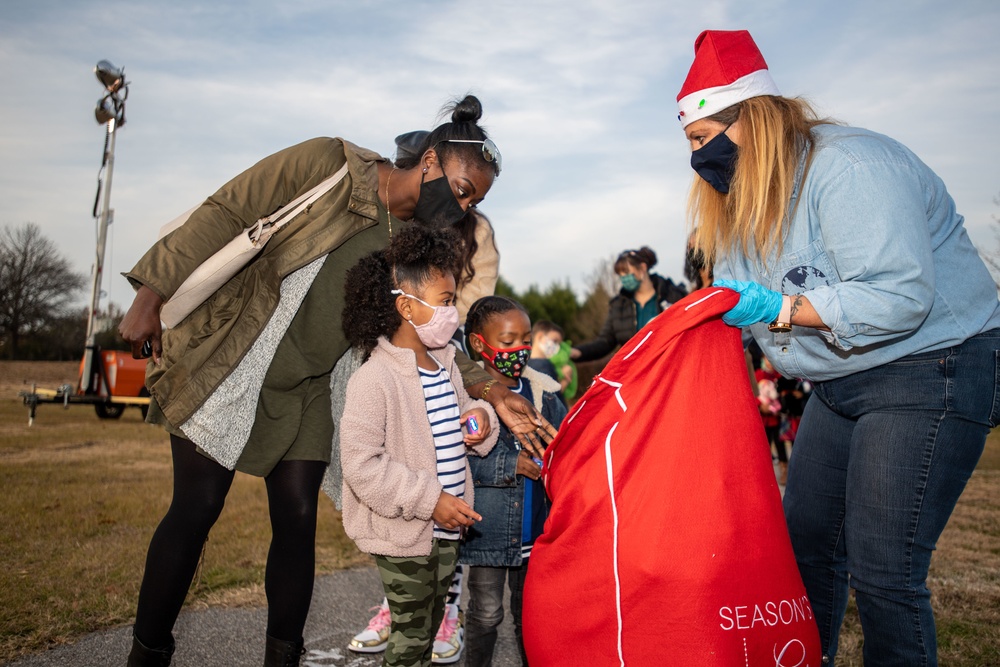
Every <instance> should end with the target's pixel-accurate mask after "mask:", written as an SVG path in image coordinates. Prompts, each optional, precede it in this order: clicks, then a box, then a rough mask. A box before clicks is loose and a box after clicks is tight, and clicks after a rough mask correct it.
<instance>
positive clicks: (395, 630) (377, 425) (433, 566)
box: [340, 226, 498, 665]
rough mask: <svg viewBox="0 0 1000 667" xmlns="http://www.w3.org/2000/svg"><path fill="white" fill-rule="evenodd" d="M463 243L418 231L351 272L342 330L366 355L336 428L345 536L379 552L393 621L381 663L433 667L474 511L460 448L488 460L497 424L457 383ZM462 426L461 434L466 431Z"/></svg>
mask: <svg viewBox="0 0 1000 667" xmlns="http://www.w3.org/2000/svg"><path fill="white" fill-rule="evenodd" d="M459 247H460V243H459V241H458V238H457V236H456V235H455V234H454V232H452V231H450V230H437V231H434V230H429V229H426V228H423V227H419V226H414V227H410V228H407V229H405V230H403V231H402V232H400V233H398V234H397V235H396V236H395V237H394V238H393V239H392V241H391V242H390V244H389V247H388V248H387V249H386V250H385V251H384V252H375V253H372V254H370V255H368V256H366V257H365V258H363V259H362V260H361V261H360V262H358V264H357V265H356V266H354V267H353V268H352V269H351V270H350V271H349V272H348V274H347V282H346V303H345V309H344V313H345V314H344V320H343V321H344V333H345V334H346V335H347V338H348V339H349V340H350V342H351V344H352V345H354V346H356V347H358V348H360V349H361V350H363V351H364V352H365V353H366V354H367V360H366V361H365V363H364V364H363V365H362V366H361V368H360V369H358V371H357V372H356V373H355V374H354V375H353V376H352V377H351V380H350V382H349V383H348V386H347V402H346V405H345V408H344V415H343V419H342V421H341V440H340V442H341V452H340V453H341V464H342V466H343V478H344V482H343V520H344V529H345V531H346V532H347V534H348V536H350V537H351V539H353V540H354V541H355V542H356V543H357V545H358V547H359V548H360V549H362V550H363V551H366V552H368V553H371V554H373V555H374V556H375V561H376V564H377V565H378V569H379V574H380V576H381V578H382V584H383V587H384V589H385V594H386V598H387V599H388V601H389V609H390V612H391V617H392V626H391V630H390V633H389V641H388V645H387V647H386V652H385V657H384V659H383V663H382V664H383V665H430V664H431V653H432V647H433V641H434V632H435V631H436V630H437V628H438V626H439V625H440V623H441V619H442V617H443V615H444V606H445V595H446V593H447V590H448V587H449V585H450V584H451V579H452V574H453V572H454V569H455V564H456V562H457V560H458V541H459V539H460V538H461V536H462V532H463V531H464V530H465V528H466V527H468V526H471V525H473V523H474V522H475V521H480V520H481V519H482V517H481V516H480V515H479V514H477V513H476V512H475V510H474V509H473V487H472V478H471V476H470V473H469V467H468V465H467V463H466V450H467V449H471V450H472V451H473V453H475V454H477V455H479V456H484V455H486V454H488V453H489V451H490V450H491V449H492V448H493V445H494V444H495V443H496V439H497V432H498V425H497V420H496V415H495V414H494V413H493V410H492V409H491V408H490V407H489V404H488V403H486V402H485V401H482V400H473V399H471V398H470V397H469V395H468V394H467V393H466V391H465V388H464V387H463V386H462V382H461V381H460V380H461V376H460V374H459V370H458V367H457V365H456V364H455V348H454V347H453V346H450V345H448V341H449V340H450V339H451V336H452V335H453V334H454V333H455V330H456V329H457V328H458V311H457V309H456V307H455V305H454V299H455V274H456V272H457V271H458V269H459V266H458V262H459V255H458V251H457V250H456V248H459ZM463 425H464V427H465V428H464V429H463Z"/></svg>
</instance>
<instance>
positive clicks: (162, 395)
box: [125, 138, 383, 425]
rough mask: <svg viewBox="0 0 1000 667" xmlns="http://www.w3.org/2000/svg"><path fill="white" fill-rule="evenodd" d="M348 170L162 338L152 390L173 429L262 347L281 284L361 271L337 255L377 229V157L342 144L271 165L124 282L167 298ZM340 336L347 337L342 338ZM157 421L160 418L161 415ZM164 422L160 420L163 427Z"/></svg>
mask: <svg viewBox="0 0 1000 667" xmlns="http://www.w3.org/2000/svg"><path fill="white" fill-rule="evenodd" d="M345 160H346V161H347V163H348V170H349V173H348V175H347V176H346V177H345V178H344V179H343V180H342V181H341V182H340V183H339V184H337V185H336V186H335V187H334V188H333V189H332V190H331V191H330V192H329V193H327V194H326V195H324V196H323V197H322V198H320V199H319V200H318V201H316V203H314V204H313V205H312V206H311V207H310V209H308V210H306V211H303V212H302V213H300V214H299V215H298V216H297V217H296V218H295V219H294V220H292V221H291V222H290V223H289V224H288V225H287V226H286V227H284V228H282V229H281V230H280V231H278V232H277V233H276V234H275V235H274V237H272V239H271V241H270V242H269V243H268V244H267V245H266V246H265V247H264V250H263V251H262V252H261V253H260V254H259V255H258V256H257V257H256V258H255V259H254V260H253V261H251V262H250V264H248V265H247V266H246V268H245V269H244V270H242V271H241V272H240V273H238V274H237V275H236V276H234V277H233V278H232V279H231V280H230V281H229V282H228V283H226V284H225V285H224V286H223V287H222V288H221V289H220V290H219V291H218V292H216V293H215V294H214V295H213V296H211V297H210V298H209V299H208V300H207V301H206V302H205V303H204V304H202V305H201V306H200V307H199V308H197V309H196V310H195V311H194V312H192V313H191V315H189V316H188V317H187V318H186V319H185V320H184V321H182V322H181V323H180V324H179V325H178V326H177V327H175V328H173V329H169V330H167V331H164V333H163V362H162V364H161V365H159V366H156V365H154V364H152V363H150V365H149V366H148V369H147V375H146V386H147V387H148V388H149V391H150V394H151V395H152V396H153V398H154V399H155V400H156V403H157V404H158V406H159V408H160V410H162V416H163V417H164V418H165V419H166V420H167V422H169V424H172V425H179V424H182V423H184V422H185V421H187V419H188V418H189V417H190V416H191V414H192V413H193V412H194V411H195V409H196V408H197V407H198V406H199V405H201V403H202V402H203V401H204V400H205V399H206V398H207V397H208V395H209V394H211V392H212V391H213V390H214V389H215V388H216V387H218V385H219V384H220V383H221V382H222V380H223V379H225V377H226V376H227V375H228V374H229V372H230V371H231V370H232V369H233V368H234V367H235V366H236V365H237V364H238V363H239V361H240V359H242V357H243V355H244V354H245V353H246V351H247V350H248V349H249V348H250V346H251V345H252V344H253V342H254V341H255V340H256V339H257V337H258V335H259V334H260V332H261V331H262V330H263V328H264V325H265V324H267V321H268V319H269V318H270V316H271V314H272V313H273V312H274V310H275V308H276V307H277V305H278V297H279V288H280V286H281V280H282V279H283V278H284V277H285V276H287V275H288V274H290V273H292V272H293V271H296V270H297V269H300V268H302V267H303V266H305V265H307V264H309V263H310V262H312V261H313V260H315V259H317V258H318V257H320V256H322V255H325V254H328V253H333V256H332V257H331V258H330V259H332V260H335V261H338V262H348V263H349V264H352V265H353V264H354V263H355V262H356V261H357V260H358V259H360V258H359V257H341V256H339V255H338V254H337V249H338V247H340V246H341V245H342V244H343V243H344V242H345V241H346V240H347V239H349V238H351V237H352V236H353V235H354V234H356V233H358V232H359V231H361V230H363V229H365V228H367V227H370V226H372V225H376V224H378V208H377V205H376V197H377V187H378V171H377V164H378V162H380V161H382V160H383V158H381V157H380V156H379V155H378V154H376V153H374V152H372V151H369V150H366V149H363V148H359V147H357V146H354V145H353V144H351V143H349V142H347V141H345V140H343V139H330V138H319V139H312V140H309V141H306V142H303V143H301V144H298V145H296V146H292V147H291V148H286V149H285V150H282V151H279V152H277V153H275V154H274V155H271V156H269V157H266V158H264V159H263V160H261V161H260V162H258V163H257V164H256V165H254V166H253V167H251V168H249V169H247V170H246V171H245V172H243V173H242V174H240V175H239V176H237V177H236V178H234V179H233V180H231V181H230V182H229V183H227V184H225V185H224V186H222V188H220V189H219V191H218V192H216V193H215V194H213V195H212V196H211V197H209V198H208V199H207V200H206V201H205V203H204V204H202V206H201V207H199V208H198V209H197V210H196V211H195V212H194V213H192V214H191V217H190V218H189V219H188V220H187V222H186V223H184V225H182V226H181V227H179V228H178V229H176V230H174V231H173V232H171V233H170V234H168V235H167V236H165V237H164V238H162V239H160V240H159V241H158V242H157V243H156V244H155V245H154V246H153V247H152V248H150V249H149V251H148V252H147V253H146V254H145V255H144V256H143V258H142V259H141V260H139V263H138V264H136V266H135V268H133V269H132V270H131V271H130V272H128V273H126V274H125V276H126V277H127V278H128V279H129V281H130V282H132V284H133V286H135V287H136V288H138V287H139V285H146V286H147V287H149V288H150V289H152V290H153V291H154V292H156V293H157V294H158V295H159V296H160V297H161V298H163V299H164V300H166V299H168V298H169V297H170V296H171V295H172V294H173V293H174V291H175V290H176V289H177V288H178V287H179V286H180V285H181V283H182V282H184V280H185V279H186V278H187V277H188V275H190V273H191V272H192V271H193V270H194V269H195V268H196V267H197V266H199V265H200V264H201V263H202V262H204V261H205V260H206V259H207V258H208V257H210V256H211V255H212V254H214V253H215V252H216V251H218V250H219V249H220V248H221V247H222V246H224V245H225V244H226V243H228V242H229V241H230V240H231V239H232V238H233V237H234V236H235V235H236V234H237V233H238V232H239V231H240V230H243V229H245V228H247V227H249V226H250V225H251V224H253V223H254V222H255V221H256V220H257V219H258V218H260V217H261V216H264V215H267V214H269V213H272V212H274V211H276V210H277V209H279V208H281V207H282V206H284V205H285V204H286V203H288V202H289V201H291V200H292V199H295V198H296V197H298V196H299V195H301V194H302V193H304V192H306V191H308V190H309V189H311V188H313V187H314V186H316V185H318V184H319V183H320V182H322V181H323V180H324V179H326V178H327V177H329V176H330V175H331V174H333V173H335V172H336V171H337V170H338V169H340V168H341V167H342V166H343V164H344V161H345ZM330 335H332V336H341V337H342V336H343V333H342V332H340V331H336V332H330ZM154 412H155V411H154ZM157 421H160V420H157Z"/></svg>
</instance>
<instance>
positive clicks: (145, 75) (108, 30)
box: [0, 0, 1000, 304]
mask: <svg viewBox="0 0 1000 667" xmlns="http://www.w3.org/2000/svg"><path fill="white" fill-rule="evenodd" d="M706 28H715V29H737V28H747V29H749V30H750V31H751V33H752V34H753V35H754V37H755V39H756V41H757V43H758V44H759V45H760V47H761V49H762V51H763V52H764V55H765V58H766V59H767V61H768V64H769V65H770V69H771V72H772V75H773V77H774V79H775V80H776V82H777V84H778V86H779V88H780V89H781V91H782V92H783V93H784V94H786V95H803V96H805V97H807V98H809V99H810V100H811V101H812V102H813V103H814V104H815V105H816V106H817V107H818V108H819V110H820V111H821V112H822V113H824V114H826V115H830V116H833V117H836V118H838V119H840V120H842V121H846V122H848V123H850V124H853V125H860V126H863V127H868V128H870V129H873V130H876V131H879V132H883V133H886V134H889V135H891V136H893V137H895V138H897V139H899V140H901V141H902V142H903V143H905V144H907V145H908V146H910V147H911V148H912V149H914V151H915V152H916V153H917V154H918V155H920V156H921V157H922V159H923V160H924V161H925V162H927V163H928V164H929V165H930V166H931V167H932V168H933V169H935V170H936V171H937V172H938V173H939V174H940V175H941V176H942V177H943V179H944V180H945V182H946V183H947V184H948V187H949V189H950V190H951V193H952V195H953V196H954V197H955V199H956V201H957V202H958V207H959V210H960V211H961V212H962V213H963V214H964V215H965V216H966V225H967V227H968V229H969V233H970V235H971V236H972V238H973V241H975V242H976V244H977V245H978V246H979V247H980V248H981V249H985V250H995V249H997V248H998V247H1000V240H998V239H997V237H996V236H995V234H994V228H996V227H997V225H996V224H995V223H994V222H993V217H992V216H994V215H997V214H1000V207H998V206H997V204H996V203H994V198H995V197H996V196H997V195H998V194H1000V169H998V167H997V164H998V163H997V159H996V151H997V148H998V147H1000V122H998V120H1000V119H998V109H1000V85H998V69H1000V3H998V2H996V1H995V0H952V2H948V3H945V2H940V1H934V2H926V1H924V0H882V1H879V2H871V1H870V0H842V1H841V2H837V3H818V2H816V3H813V2H801V1H797V0H757V1H751V2H747V1H746V0H743V1H741V2H735V1H732V0H705V1H704V2H700V3H698V2H686V3H681V2H668V1H664V0H655V1H646V0H641V1H640V0H618V1H614V2H613V1H611V0H573V1H569V0H531V1H526V0H514V1H510V2H492V3H477V2H469V1H468V0H466V1H465V2H455V1H453V0H434V1H432V0H409V1H407V2H400V1H397V0H384V1H382V2H375V1H373V0H349V1H347V0H344V1H342V0H282V1H280V2H279V1H278V0H240V1H235V0H213V1H212V2H205V1H196V0H171V1H170V2H163V1H162V0H157V1H156V2H152V1H146V0H117V1H116V0H74V2H72V3H70V2H66V1H65V0H3V2H2V3H0V62H2V63H3V66H2V67H0V86H2V88H3V90H4V94H3V96H2V98H0V153H2V158H3V160H2V163H0V170H2V172H0V173H2V178H0V202H2V213H0V224H10V225H18V224H21V223H23V222H28V221H31V222H35V223H37V224H38V225H40V226H41V228H42V230H43V231H44V233H45V234H46V235H47V236H49V237H50V238H51V239H53V240H54V241H55V242H56V244H57V245H58V247H59V249H60V250H61V251H62V252H63V253H64V254H65V255H66V256H67V257H68V258H69V259H70V261H71V262H72V264H73V265H74V266H75V267H76V269H77V270H79V271H80V272H84V273H89V271H90V266H91V264H92V262H93V256H94V245H95V244H94V230H95V225H94V221H93V219H92V218H91V216H90V212H91V206H92V205H93V200H94V193H95V191H96V187H97V176H98V169H99V167H100V162H101V154H102V150H103V142H104V128H103V127H102V126H99V125H98V124H97V123H96V121H95V120H94V117H93V108H94V106H95V102H96V101H97V100H98V98H99V97H100V96H101V93H102V89H101V87H100V85H99V84H98V82H97V80H96V79H95V78H94V76H93V74H92V69H93V66H94V64H95V63H96V62H97V61H98V60H101V59H108V60H110V61H112V62H113V63H114V64H115V65H118V66H121V67H124V68H125V71H126V74H127V77H128V79H129V80H130V81H131V82H132V85H131V88H130V91H131V92H130V96H129V99H128V104H127V124H126V125H125V127H124V128H122V129H121V131H120V132H119V134H118V144H117V152H116V163H115V171H114V182H113V191H112V196H111V202H112V206H113V207H114V209H115V223H114V225H113V226H112V231H111V236H110V237H109V238H110V245H109V250H108V255H107V267H106V272H107V273H108V274H109V277H108V278H106V280H105V284H104V289H105V290H106V291H107V292H109V295H110V298H111V299H112V300H114V301H117V302H119V303H124V304H127V303H129V302H130V301H131V295H130V289H129V288H128V286H127V284H126V282H125V281H124V279H122V278H121V277H120V276H118V272H120V271H124V270H127V269H129V268H130V267H131V266H132V265H133V264H134V263H135V261H136V260H137V259H138V258H139V257H140V256H141V255H142V253H143V252H144V251H145V249H146V248H147V247H148V246H149V245H150V244H151V243H152V242H153V241H154V240H155V238H156V236H157V231H158V229H159V227H160V226H161V225H162V224H164V223H165V222H167V221H169V220H170V219H172V218H173V217H175V216H176V215H178V214H179V213H181V212H183V211H185V210H187V209H188V208H190V207H191V206H193V205H194V204H196V203H197V202H198V201H200V200H201V199H202V198H204V197H205V196H207V195H208V194H210V193H211V192H213V191H214V190H215V189H216V188H217V187H218V186H220V185H221V184H222V183H224V182H225V181H227V180H228V179H229V178H230V177H232V176H234V175H235V174H237V173H238V172H240V171H242V170H243V169H244V168H246V167H248V166H250V165H251V164H253V163H254V162H256V161H257V160H258V159H260V158H261V157H264V156H265V155H268V154H270V153H272V152H274V151H276V150H279V149H281V148H284V147H285V146H288V145H291V144H294V143H297V142H299V141H302V140H305V139H308V138H311V137H314V136H322V135H326V136H343V137H346V138H348V139H350V140H352V141H354V142H355V143H358V144H361V145H363V146H367V147H369V148H372V149H374V150H377V151H379V152H381V153H383V154H385V155H389V154H391V153H392V150H393V143H392V139H393V137H394V136H395V135H396V134H398V133H400V132H404V131H408V130H412V129H418V128H430V127H431V126H433V125H434V124H436V122H437V120H438V111H439V109H440V108H441V106H442V105H443V104H444V103H445V102H447V101H448V100H449V99H450V98H453V97H455V96H461V95H463V94H464V93H466V92H469V91H471V92H473V93H475V94H476V95H478V96H479V97H480V99H481V100H482V101H483V104H484V107H485V117H484V124H485V126H486V127H487V129H488V130H489V131H490V133H491V134H492V136H493V138H494V139H495V140H496V142H497V144H498V146H499V147H500V150H501V152H502V153H503V157H504V172H503V175H502V176H501V178H500V179H499V180H498V181H497V183H496V185H495V186H494V188H493V190H492V191H491V192H490V194H489V196H488V197H487V199H486V201H485V202H484V203H483V205H482V207H481V208H482V210H483V211H484V212H486V213H487V214H488V215H489V216H490V217H491V218H492V220H493V222H494V225H495V226H496V229H497V238H498V243H499V246H500V251H501V255H502V260H501V273H502V274H503V275H504V276H505V277H506V278H507V279H508V280H510V281H511V282H512V283H513V284H514V285H515V286H516V287H518V288H519V289H524V288H526V287H528V286H529V285H530V284H532V283H535V284H539V285H541V286H543V287H544V286H547V285H548V284H550V283H551V282H552V281H555V280H561V281H565V280H568V281H569V282H570V283H571V284H572V285H573V287H574V288H575V289H577V290H578V291H582V290H583V289H584V288H585V285H586V281H587V277H588V275H589V274H591V273H592V272H593V270H594V268H595V267H596V266H597V264H598V263H599V262H600V260H602V259H606V258H608V257H611V256H613V255H615V254H617V252H618V251H620V250H623V249H627V248H633V247H637V246H639V245H643V244H645V245H650V246H651V247H653V248H654V249H655V250H656V251H657V252H658V253H659V255H660V258H661V259H660V265H659V266H658V267H657V269H658V270H659V271H660V272H661V273H663V274H665V275H671V276H673V277H675V278H680V277H681V266H682V256H683V245H684V239H685V236H686V231H685V228H686V220H685V198H686V194H687V189H688V186H689V184H690V181H691V178H692V173H693V172H692V171H691V169H690V167H689V165H688V159H689V154H688V148H687V146H686V144H685V142H684V140H683V135H682V132H681V130H680V128H679V124H678V122H677V119H676V113H677V112H676V103H675V98H676V94H677V91H678V89H679V87H680V85H681V83H682V81H683V79H684V76H685V74H686V72H687V69H688V67H689V66H690V63H691V59H692V53H693V43H694V39H695V37H696V36H697V35H698V33H699V32H700V31H701V30H703V29H706Z"/></svg>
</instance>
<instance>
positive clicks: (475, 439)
mask: <svg viewBox="0 0 1000 667" xmlns="http://www.w3.org/2000/svg"><path fill="white" fill-rule="evenodd" d="M469 417H475V418H476V423H477V425H478V426H479V431H477V432H476V433H470V432H469ZM459 420H460V421H461V422H462V424H464V425H465V431H466V432H465V438H464V439H465V446H466V447H475V446H476V445H478V444H479V443H481V442H482V441H483V440H485V439H486V436H488V435H489V434H490V416H489V415H488V414H486V410H484V409H483V408H472V409H471V410H469V411H468V412H465V413H463V414H462V416H461V417H459Z"/></svg>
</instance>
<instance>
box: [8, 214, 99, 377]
mask: <svg viewBox="0 0 1000 667" xmlns="http://www.w3.org/2000/svg"><path fill="white" fill-rule="evenodd" d="M83 284H84V277H83V276H82V275H80V274H78V273H74V272H73V271H72V270H71V269H70V265H69V261H68V260H67V259H66V258H65V257H64V256H63V255H62V254H61V253H59V251H58V249H57V248H56V246H55V244H54V243H52V241H50V240H49V239H47V238H46V237H45V236H43V235H42V231H41V229H39V227H38V225H36V224H34V223H31V222H28V223H25V224H23V225H20V226H17V227H10V226H7V225H5V226H4V228H3V232H2V233H0V337H2V338H0V340H2V342H3V343H6V344H5V345H4V347H6V348H7V349H6V352H7V354H6V356H7V357H8V358H10V359H15V358H17V353H18V347H19V346H20V344H21V340H22V338H23V337H24V336H27V335H31V334H33V333H35V332H40V331H42V330H43V329H44V328H45V327H46V326H48V325H50V324H52V322H53V321H54V320H56V319H58V318H59V317H61V316H63V315H65V310H66V308H67V307H68V306H69V305H70V304H71V303H72V301H73V298H74V296H75V295H76V293H77V292H78V291H79V290H80V289H81V288H82V287H83Z"/></svg>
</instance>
